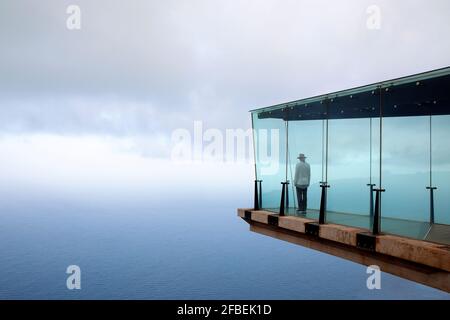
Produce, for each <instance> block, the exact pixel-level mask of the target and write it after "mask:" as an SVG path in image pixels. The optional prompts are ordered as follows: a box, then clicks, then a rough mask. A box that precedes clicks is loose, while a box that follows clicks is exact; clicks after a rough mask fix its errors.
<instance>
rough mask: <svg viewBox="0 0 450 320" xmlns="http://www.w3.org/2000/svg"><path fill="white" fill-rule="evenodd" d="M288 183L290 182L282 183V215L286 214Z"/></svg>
mask: <svg viewBox="0 0 450 320" xmlns="http://www.w3.org/2000/svg"><path fill="white" fill-rule="evenodd" d="M287 184H288V183H287V182H282V183H281V203H280V216H284V214H285V204H286V189H287Z"/></svg>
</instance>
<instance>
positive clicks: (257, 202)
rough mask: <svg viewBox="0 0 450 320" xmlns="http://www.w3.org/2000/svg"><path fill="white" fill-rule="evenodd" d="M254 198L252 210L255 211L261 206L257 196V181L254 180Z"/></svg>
mask: <svg viewBox="0 0 450 320" xmlns="http://www.w3.org/2000/svg"><path fill="white" fill-rule="evenodd" d="M254 198H255V201H254V204H253V208H254V209H255V210H260V209H261V206H260V201H259V196H258V180H255V196H254Z"/></svg>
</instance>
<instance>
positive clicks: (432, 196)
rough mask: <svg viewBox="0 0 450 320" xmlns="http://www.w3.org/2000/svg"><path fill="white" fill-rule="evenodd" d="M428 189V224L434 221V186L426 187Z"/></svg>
mask: <svg viewBox="0 0 450 320" xmlns="http://www.w3.org/2000/svg"><path fill="white" fill-rule="evenodd" d="M427 189H428V190H430V224H433V223H434V190H436V189H437V188H436V187H427Z"/></svg>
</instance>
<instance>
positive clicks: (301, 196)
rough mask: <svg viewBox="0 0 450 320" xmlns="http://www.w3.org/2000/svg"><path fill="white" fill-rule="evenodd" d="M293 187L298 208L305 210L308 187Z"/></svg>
mask: <svg viewBox="0 0 450 320" xmlns="http://www.w3.org/2000/svg"><path fill="white" fill-rule="evenodd" d="M295 188H296V189H297V200H298V210H300V211H306V205H307V197H308V196H307V194H308V188H299V187H295Z"/></svg>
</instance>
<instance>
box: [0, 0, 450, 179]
mask: <svg viewBox="0 0 450 320" xmlns="http://www.w3.org/2000/svg"><path fill="white" fill-rule="evenodd" d="M72 4H76V5H78V6H79V7H80V8H81V29H80V30H68V29H67V28H66V20H67V18H68V17H69V15H68V14H67V13H66V9H67V6H69V5H72ZM370 5H377V6H378V7H379V8H380V10H381V28H380V29H376V30H372V29H369V28H368V27H367V19H368V18H369V14H368V13H367V12H366V10H367V8H368V7H369V6H370ZM449 12H450V2H449V1H448V0H431V1H425V0H397V1H392V0H391V1H378V0H377V1H372V0H370V1H365V0H353V1H350V0H342V1H331V0H330V1H323V0H322V1H317V0H315V1H312V0H311V1H300V0H276V1H275V0H258V1H256V0H239V1H238V0H226V1H225V0H222V1H218V0H185V1H183V0H178V1H172V0H169V1H149V0H146V1H144V0H132V1H118V0H96V1H92V0H71V1H65V0H40V1H31V0H28V1H25V0H2V1H1V2H0V46H1V50H0V137H2V138H1V139H2V140H1V141H2V145H3V147H5V146H9V148H10V149H8V150H9V152H10V156H9V158H10V159H5V157H4V153H3V158H2V159H1V161H2V163H3V170H5V169H4V168H5V166H6V167H7V166H8V163H9V162H11V161H12V162H14V160H11V159H14V155H16V157H18V156H19V154H20V156H21V157H24V156H25V155H24V154H22V153H20V152H23V150H22V151H20V152H18V151H17V149H21V148H28V147H29V146H30V144H33V143H34V146H37V145H40V146H41V147H42V148H45V147H44V146H47V149H52V144H51V143H54V145H53V146H57V145H58V143H59V144H60V145H59V146H60V147H61V146H62V145H64V143H63V142H61V140H58V139H62V137H66V139H72V140H70V141H73V139H94V140H90V141H91V143H94V142H92V141H97V140H98V139H104V140H102V141H103V142H102V143H104V144H106V145H108V146H109V147H108V148H109V149H108V150H117V149H120V150H126V152H132V153H136V154H138V155H139V156H142V155H143V156H145V157H149V158H155V159H156V158H166V157H168V156H169V154H170V135H171V132H172V131H173V130H174V129H175V128H187V129H192V126H193V121H194V120H202V121H203V122H204V126H205V127H216V128H219V129H224V128H244V129H246V128H248V127H249V126H250V115H249V114H248V112H247V111H248V110H250V109H252V108H256V107H263V106H267V105H271V104H275V103H281V102H286V101H290V100H295V99H299V98H305V97H308V96H312V95H316V94H321V93H326V92H330V91H336V90H340V89H346V88H349V87H353V86H358V85H364V84H368V83H372V82H376V81H381V80H385V79H389V78H395V77H399V76H405V75H409V74H413V73H417V72H422V71H427V70H431V69H436V68H440V67H445V66H448V65H450V41H449V40H448V36H447V35H448V34H450V23H449V22H448V21H449V20H448V14H449ZM24 137H25V138H24ZM39 137H46V138H39ZM49 137H50V138H49ZM86 137H89V138H86ZM24 139H25V140H24ZM27 139H28V140H27ZM46 139H47V140H46ZM95 139H97V140H95ZM105 139H109V140H105ZM55 141H58V142H55ZM68 141H69V140H68ZM80 141H81V140H80ZM105 141H106V142H105ZM14 145H16V146H17V147H16V148H14V147H13V146H14ZM75 145H76V144H75ZM82 145H83V143H81V144H80V148H81V149H80V152H81V150H84V149H83V148H82V147H81V146H82ZM61 148H62V147H61ZM94 149H95V148H94ZM14 150H16V151H14ZM47 156H48V155H47ZM105 157H110V154H108V155H105ZM9 164H10V163H9ZM53 165H54V164H53Z"/></svg>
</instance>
